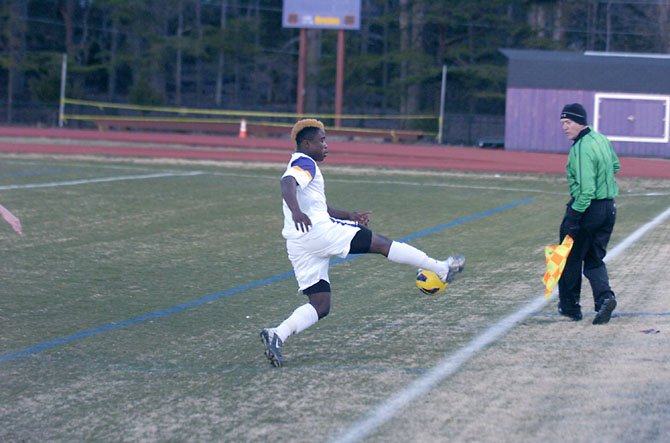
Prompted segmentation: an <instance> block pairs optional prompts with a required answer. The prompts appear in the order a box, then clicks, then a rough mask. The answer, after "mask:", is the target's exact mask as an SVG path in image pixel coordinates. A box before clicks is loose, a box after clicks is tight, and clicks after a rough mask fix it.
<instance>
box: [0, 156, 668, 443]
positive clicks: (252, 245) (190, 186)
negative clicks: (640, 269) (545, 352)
mask: <svg viewBox="0 0 670 443" xmlns="http://www.w3.org/2000/svg"><path fill="white" fill-rule="evenodd" d="M282 170H283V166H281V165H279V166H277V167H275V168H272V167H254V166H253V165H242V164H238V165H225V164H211V163H209V164H207V163H201V164H198V163H174V162H172V163H160V162H151V161H144V162H142V161H135V162H130V161H119V160H117V161H112V160H104V161H103V160H92V159H80V160H73V159H67V158H64V157H61V158H58V157H55V158H39V157H21V156H18V157H17V156H6V157H2V158H0V203H2V204H3V205H4V206H6V207H7V208H8V209H10V210H12V211H13V212H14V213H15V214H16V215H17V216H19V217H20V218H21V221H22V223H23V226H24V236H23V237H18V236H16V235H15V234H14V233H13V232H12V231H11V229H10V228H9V226H7V225H6V224H5V225H2V226H0V242H2V249H3V253H2V261H1V264H0V285H1V292H2V294H1V295H2V297H0V320H1V325H2V326H1V331H2V333H1V335H0V441H230V442H240V441H295V442H298V441H304V442H312V441H326V440H329V439H335V440H337V436H338V435H340V433H342V432H344V431H346V430H347V429H348V428H349V427H350V426H351V425H352V424H353V423H356V422H357V421H358V420H359V419H361V417H363V416H365V414H368V413H369V412H370V411H371V410H373V409H374V408H375V407H377V406H378V405H379V404H383V403H384V401H385V400H386V399H387V398H389V397H390V396H392V395H393V394H394V393H396V392H398V391H399V390H401V389H403V388H404V387H405V386H407V385H408V384H410V383H411V382H412V381H414V380H417V379H420V378H421V377H422V376H424V375H425V374H427V373H428V371H429V370H430V369H431V368H433V367H434V366H435V365H436V364H438V362H440V361H441V360H442V359H443V358H444V357H445V355H450V354H452V353H455V352H458V351H459V350H460V349H463V348H464V347H465V346H467V345H468V343H470V342H471V341H472V340H473V339H474V338H476V337H477V336H478V335H479V334H481V333H482V332H483V331H485V330H486V329H487V328H489V327H490V326H491V325H494V324H496V322H498V321H499V320H500V319H501V318H504V317H505V316H506V315H508V314H509V313H510V312H513V311H515V310H517V309H518V308H519V307H520V306H522V305H524V304H526V303H528V301H530V300H533V299H535V298H537V297H538V296H539V295H541V294H542V292H543V287H542V283H541V277H542V275H543V273H544V256H543V249H544V246H545V245H546V244H548V243H554V242H556V240H557V230H558V224H559V222H560V218H561V216H562V212H563V210H564V204H565V202H566V201H567V194H566V188H567V185H566V184H565V179H564V177H560V176H541V175H509V176H506V175H485V174H475V173H472V174H467V173H460V174H456V173H429V172H422V173H419V172H411V171H410V172H408V171H405V172H399V171H385V170H374V169H366V170H363V169H343V168H333V167H329V166H328V165H324V166H323V171H324V174H325V176H326V185H327V192H328V198H329V204H330V205H331V206H333V207H337V208H342V209H351V210H371V211H373V214H372V222H371V228H372V229H374V230H376V231H378V232H380V233H383V234H385V235H387V236H389V237H392V238H395V239H401V240H403V241H408V242H409V243H411V244H413V245H415V246H417V247H420V248H422V249H424V250H425V251H426V252H427V253H429V254H430V255H433V256H435V257H446V256H447V255H450V254H452V253H462V254H465V255H466V256H467V258H468V265H467V268H466V272H465V273H464V274H463V276H462V278H460V279H459V280H457V281H456V282H454V283H453V284H452V285H450V286H449V288H448V289H447V293H446V294H445V295H442V296H438V297H431V296H426V295H422V294H420V293H419V292H418V291H417V290H416V288H415V287H414V284H413V275H414V271H415V270H414V269H410V268H407V267H405V266H402V265H397V264H394V263H391V262H388V261H387V260H385V259H384V258H383V257H381V256H361V257H357V258H353V259H349V260H344V261H337V262H334V263H333V265H332V267H331V283H332V286H333V307H332V310H331V315H330V316H329V317H327V318H326V319H325V320H324V321H322V322H319V323H318V324H317V325H315V326H314V327H312V328H311V329H309V330H307V331H305V332H304V333H302V334H300V335H297V336H294V337H291V338H290V339H289V340H288V341H287V343H286V344H285V348H284V353H285V367H284V368H281V369H275V368H271V367H270V366H269V365H268V363H267V361H266V359H265V358H264V356H263V349H262V345H261V343H260V340H259V338H258V332H259V330H260V329H261V328H262V327H265V326H274V325H276V324H277V323H278V322H280V321H281V320H283V319H284V318H285V317H286V316H287V315H288V314H290V312H291V311H292V310H293V309H294V308H295V307H297V306H298V305H299V304H301V303H303V302H304V301H305V300H304V299H303V298H302V297H300V296H298V295H296V283H295V280H294V278H293V276H292V274H291V272H290V271H291V268H290V263H289V261H288V259H287V257H286V252H285V248H284V241H283V239H282V238H281V235H280V229H281V225H282V215H281V200H280V194H279V187H278V183H279V176H280V175H281V172H282ZM619 184H620V188H621V194H622V195H621V197H620V198H619V199H618V202H617V203H618V208H619V209H618V210H619V213H618V214H619V219H618V222H617V226H616V231H615V234H614V236H613V238H612V245H615V244H617V243H619V242H620V241H622V239H624V238H626V237H627V236H628V235H630V233H631V232H633V231H634V230H636V229H637V228H639V227H640V226H641V225H643V224H645V223H646V222H648V221H649V220H651V219H653V218H654V217H656V216H657V215H658V214H659V213H661V212H663V211H664V210H666V209H667V208H668V207H670V182H668V181H662V180H648V179H625V180H620V181H619ZM667 225H668V222H667V221H665V222H664V223H663V225H662V226H663V227H664V229H665V230H667ZM664 232H665V231H664ZM659 238H660V240H659ZM667 239H668V237H667V236H661V237H654V236H653V235H649V236H644V237H642V238H641V239H640V240H638V241H637V242H636V244H635V247H636V248H638V249H636V251H656V253H659V251H660V253H663V254H666V255H668V247H669V245H668V244H667ZM637 253H638V254H640V253H641V252H637ZM650 253H653V252H650ZM655 258H656V259H657V260H662V258H661V257H655V256H651V257H645V258H644V259H645V260H654V259H655ZM628 269H629V262H628V261H627V260H626V255H625V253H624V254H623V256H622V257H621V258H620V259H619V260H616V261H615V262H614V263H612V264H611V265H610V274H611V275H612V277H613V285H615V290H617V287H616V283H617V282H621V281H622V280H621V278H622V277H621V275H622V274H626V273H627V272H628V271H627V270H628ZM659 269H664V268H662V267H659ZM659 272H661V271H659ZM626 275H628V276H629V277H630V275H629V274H626ZM658 278H665V279H666V280H667V277H664V276H658ZM665 288H666V289H665V290H663V289H658V287H657V286H654V287H651V289H650V290H651V291H658V294H653V292H652V293H651V294H648V293H646V294H645V295H646V296H651V297H652V298H653V297H655V298H656V299H661V300H664V301H663V302H661V303H660V304H657V305H654V306H655V307H654V309H653V310H652V311H649V312H646V311H645V312H644V313H642V314H639V315H637V317H640V316H642V315H643V314H644V315H648V316H650V317H653V316H657V317H658V318H667V317H664V316H666V315H668V312H669V311H670V306H668V305H667V301H668V294H667V292H668V291H667V287H665ZM626 296H627V295H626V294H619V297H620V300H621V308H620V309H619V310H618V311H617V313H618V314H619V316H617V317H615V318H614V319H613V320H612V322H610V324H608V325H607V326H604V327H601V328H600V329H598V328H597V327H592V326H591V325H590V318H589V317H588V315H587V317H586V318H585V321H584V322H581V323H582V324H583V325H580V326H579V328H580V329H579V331H587V332H584V333H583V334H582V335H584V334H587V333H588V331H591V330H592V329H593V328H595V329H598V331H606V330H607V328H610V330H612V329H613V328H616V324H617V322H626V321H633V320H632V319H634V318H636V314H635V313H634V312H633V311H635V312H638V311H637V310H626V306H627V305H626ZM583 306H584V310H585V312H586V313H588V312H589V310H590V309H592V306H591V303H590V290H589V289H588V286H586V287H585V288H584V294H583ZM629 306H631V307H633V306H635V305H633V304H630V305H629ZM626 313H628V314H630V316H627V315H624V314H626ZM533 315H534V316H535V318H537V321H536V322H535V324H538V323H539V324H540V325H546V324H549V325H554V324H557V325H563V326H562V327H566V328H567V327H571V326H573V325H574V324H573V323H571V322H567V321H565V320H564V319H563V318H559V317H558V316H556V315H555V306H554V303H553V302H551V303H550V304H549V305H547V306H545V307H543V308H542V309H541V310H540V311H539V312H537V313H535V314H533ZM628 319H631V320H628ZM664 321H665V322H666V324H667V320H664ZM587 324H588V327H587ZM545 329H547V330H548V331H552V332H556V331H554V330H552V329H551V326H549V327H548V328H545ZM559 333H560V331H558V332H556V334H559ZM598 334H600V335H602V334H603V332H598ZM662 334H665V337H664V338H665V348H663V347H661V348H660V349H661V350H663V349H665V351H668V350H669V349H670V348H669V347H668V345H667V330H661V334H659V335H661V336H662ZM581 338H584V337H583V336H582V337H580V336H578V337H576V338H575V339H581ZM587 338H588V337H587ZM535 345H536V344H535ZM499 346H501V345H496V344H494V345H492V346H491V347H490V348H487V349H485V350H484V352H486V353H495V352H499V351H500V350H501V348H500V347H499ZM527 346H531V347H532V346H534V344H532V343H528V344H527ZM661 346H663V345H661ZM668 354H670V353H667V352H666V354H665V355H666V356H667V355H668ZM507 359H509V362H508V361H507ZM511 360H513V358H511V357H510V356H509V355H507V356H505V355H504V353H503V355H502V356H501V357H500V360H499V362H498V364H499V365H501V367H504V366H505V365H506V364H508V363H509V364H511ZM659 364H660V365H661V366H660V367H661V368H666V369H670V366H669V364H668V357H665V358H664V359H663V360H662V361H661V362H660V363H659ZM668 373H670V372H665V374H662V373H659V374H657V375H656V376H657V377H660V380H659V383H660V385H661V386H662V387H664V388H665V389H666V391H665V393H664V394H662V398H661V399H660V400H659V401H665V402H666V404H667V403H668V402H669V401H670V378H669V376H668V375H667V374H668ZM487 374H488V373H487V372H486V371H485V370H484V369H482V367H481V366H478V365H476V364H473V365H468V363H467V362H466V363H465V364H464V366H463V367H461V368H460V369H459V371H458V375H459V377H460V378H461V379H462V381H460V382H458V383H461V385H459V386H460V387H461V390H462V391H461V392H462V393H461V395H462V396H466V397H467V395H468V392H470V393H471V395H472V396H474V397H477V396H478V395H479V394H478V392H479V391H478V389H477V386H475V385H473V384H472V383H474V382H473V381H472V380H478V381H479V382H488V383H493V381H492V380H489V379H488V378H487V377H488V375H487ZM454 383H455V382H454ZM463 383H465V384H463ZM501 385H504V383H493V386H497V388H498V389H501V390H503V391H504V387H503V386H501ZM453 388H454V385H453V384H452V381H451V380H450V379H447V380H445V381H442V382H441V383H439V384H438V385H437V387H436V388H435V389H433V390H432V392H431V395H432V397H431V399H432V400H431V399H419V400H417V401H416V402H414V403H412V404H411V405H410V404H408V405H407V408H406V411H404V412H403V416H402V417H403V420H402V421H400V422H395V421H392V422H390V423H385V424H383V425H382V426H381V427H380V429H379V431H377V430H375V431H374V432H373V435H372V436H371V437H369V438H370V439H371V441H373V440H374V441H394V440H395V441H411V440H413V439H414V438H418V437H417V436H418V435H422V441H427V440H435V441H439V440H442V439H441V438H439V436H436V434H435V433H430V429H431V428H430V427H431V426H433V425H434V426H436V427H437V428H439V429H440V432H441V433H440V434H439V435H440V436H443V437H444V440H443V441H446V440H449V438H448V436H449V435H450V434H451V432H455V431H456V430H457V429H460V428H461V424H462V423H461V422H459V421H458V420H456V419H454V420H452V421H450V422H446V423H445V422H439V418H434V421H433V422H432V424H431V422H428V423H423V422H421V423H422V427H421V429H417V428H416V426H411V424H412V423H414V424H416V423H418V422H419V420H421V417H422V416H423V417H424V418H425V415H424V414H422V407H424V405H429V406H430V416H432V417H439V416H440V415H443V416H450V414H453V413H454V410H453V409H452V408H453V407H455V405H457V404H458V403H457V402H456V401H455V400H454V402H453V403H452V402H451V401H450V398H448V396H447V398H446V399H445V400H444V401H441V402H435V401H434V400H435V399H437V398H440V397H441V396H442V397H445V396H446V394H445V392H446V390H448V389H453ZM475 400H476V398H475ZM461 401H464V400H461ZM482 401H485V400H484V397H482ZM510 407H514V405H510ZM566 407H569V404H567V405H566ZM503 409H504V408H503ZM667 412H668V411H667V408H666V409H663V410H661V412H659V413H658V414H661V416H660V417H657V418H658V419H659V420H658V422H654V423H656V425H654V424H651V425H650V426H651V427H653V426H657V427H658V428H657V429H656V431H658V430H659V429H660V430H663V429H667V426H668V425H667V424H663V423H668V422H669V421H670V420H669V419H670V416H669V415H665V416H663V414H666V413H667ZM472 413H473V414H476V413H477V412H476V411H474V410H473V412H472ZM499 419H500V417H496V416H495V415H492V414H490V411H489V413H488V414H486V415H483V416H481V417H477V416H471V417H469V419H468V420H469V423H480V426H481V428H480V429H479V430H478V429H474V430H473V433H474V434H473V435H475V436H479V437H480V438H475V437H469V435H470V434H467V435H460V437H457V438H456V440H453V439H452V440H453V441H477V440H479V441H495V435H496V434H495V433H493V434H487V433H485V432H484V430H485V429H489V428H490V427H491V426H494V424H495V423H496V421H497V420H499ZM525 419H529V418H528V417H525ZM530 419H531V420H533V422H534V423H539V424H537V425H536V426H538V427H541V424H542V421H543V420H546V419H547V418H546V417H545V415H543V414H538V416H537V417H532V418H530ZM407 422H409V423H410V425H408V424H407ZM473 426H474V425H473ZM411 429H415V431H414V432H413V433H411V434H408V432H410V431H409V430H411ZM533 429H534V428H532V426H531V427H530V428H529V430H528V431H527V432H526V434H524V433H523V432H524V431H520V432H521V434H520V435H521V436H522V437H524V438H521V439H518V438H517V439H515V440H516V441H523V440H526V441H533V440H534V436H537V435H542V434H538V433H537V430H533ZM477 431H480V432H479V433H478V432H477ZM652 431H654V430H653V429H652ZM376 432H379V434H375V433H376ZM421 432H423V434H421ZM375 435H377V436H376V437H375ZM454 435H457V434H454ZM487 435H492V436H493V437H490V438H492V439H491V440H489V439H488V437H487ZM650 435H653V433H652V434H650ZM499 437H500V436H499ZM581 437H583V438H584V439H583V440H582V441H613V440H611V439H608V438H605V439H604V440H603V439H601V438H599V437H601V436H598V435H596V436H594V435H586V436H584V435H582V436H581ZM662 437H663V434H662V433H661V435H660V436H659V439H658V440H657V441H662ZM665 437H667V435H665ZM505 440H507V439H506V438H505V437H501V438H500V440H498V441H505ZM547 440H552V439H551V437H550V436H549V437H547V436H546V435H545V436H544V437H543V441H547ZM574 440H575V441H577V440H579V439H574ZM652 440H654V439H653V438H651V439H650V440H648V441H652ZM417 441H418V440H417ZM508 441H514V440H513V439H510V440H508ZM554 441H560V440H554ZM631 441H633V440H631Z"/></svg>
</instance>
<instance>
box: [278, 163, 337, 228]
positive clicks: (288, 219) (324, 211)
mask: <svg viewBox="0 0 670 443" xmlns="http://www.w3.org/2000/svg"><path fill="white" fill-rule="evenodd" d="M289 176H290V177H293V178H295V180H296V181H297V182H298V189H297V192H296V196H297V198H298V204H299V205H300V209H302V212H304V213H305V214H307V216H308V217H309V219H310V220H311V221H312V226H314V225H316V224H317V223H321V222H324V221H328V222H329V221H330V215H329V214H328V205H327V204H326V192H325V182H324V180H323V175H322V174H321V170H320V169H319V166H318V165H317V164H316V162H315V161H314V160H313V159H312V158H311V157H310V156H308V155H306V154H303V153H302V152H295V153H293V155H292V156H291V161H289V163H288V166H287V167H286V172H284V175H282V178H284V177H289ZM282 206H283V210H284V228H283V229H282V235H283V236H284V238H285V239H293V238H299V237H301V236H303V235H305V234H306V232H302V231H300V230H299V229H296V228H295V223H294V222H293V217H292V215H291V210H290V209H289V208H288V205H287V204H286V202H285V201H284V200H283V199H282Z"/></svg>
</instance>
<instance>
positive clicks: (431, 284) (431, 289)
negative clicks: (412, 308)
mask: <svg viewBox="0 0 670 443" xmlns="http://www.w3.org/2000/svg"><path fill="white" fill-rule="evenodd" d="M414 282H415V283H416V287H417V288H419V291H421V292H423V293H424V294H428V295H439V294H441V293H443V292H444V291H445V290H446V289H447V284H446V283H445V282H443V281H442V280H440V277H438V276H437V274H436V273H434V272H433V271H429V270H427V269H419V270H418V271H416V279H415V280H414Z"/></svg>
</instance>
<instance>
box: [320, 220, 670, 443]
mask: <svg viewBox="0 0 670 443" xmlns="http://www.w3.org/2000/svg"><path fill="white" fill-rule="evenodd" d="M668 217H670V207H669V208H667V209H666V210H665V211H663V212H662V213H661V214H659V215H658V216H656V217H655V218H654V219H653V220H651V221H650V222H648V223H646V224H644V225H643V226H641V227H639V228H638V229H637V230H635V231H634V232H633V233H632V234H630V235H629V236H628V237H626V238H625V239H624V240H623V241H622V242H621V243H619V244H618V245H616V246H615V247H614V248H612V249H611V250H610V251H609V252H608V254H607V256H606V257H605V261H606V262H608V261H610V260H612V259H614V258H616V257H617V256H618V255H620V254H621V253H623V252H624V251H625V250H626V249H628V247H630V246H631V245H633V244H634V243H635V242H637V241H638V240H639V239H640V238H641V237H642V236H644V235H645V234H646V233H647V232H649V231H651V230H652V229H654V228H655V227H656V226H658V225H659V224H661V223H662V222H663V221H665V220H666V219H667V218H668ZM557 292H558V289H554V292H553V293H552V298H553V297H554V296H555V295H556V293H557ZM548 302H549V300H546V299H545V298H544V295H542V296H540V297H537V298H536V299H535V300H533V301H531V302H530V303H528V304H527V305H525V306H523V307H521V309H519V310H518V311H516V312H514V313H512V314H511V315H509V316H507V317H505V318H503V319H502V320H500V321H499V322H498V323H496V324H494V325H493V326H491V327H490V328H488V329H487V330H485V331H484V332H482V333H481V334H480V335H478V336H477V337H475V338H474V339H473V340H472V341H471V342H470V343H468V344H467V345H466V346H465V347H464V348H461V349H460V350H459V351H457V352H455V353H452V354H448V355H446V356H445V357H444V358H443V359H442V360H441V361H440V362H439V363H438V364H437V365H436V366H434V367H433V368H431V369H430V370H429V371H428V372H427V373H426V374H425V375H423V376H421V377H419V378H417V379H416V380H414V381H413V382H412V383H410V384H409V385H408V386H407V387H406V388H405V389H403V390H401V391H398V392H396V393H395V394H393V395H391V397H389V398H388V399H386V400H385V401H383V402H381V403H380V404H378V405H377V406H376V407H375V408H374V409H373V410H371V411H370V412H368V414H366V415H365V417H363V418H362V419H361V420H359V421H357V422H355V423H353V424H352V425H351V426H349V428H347V429H344V430H342V432H341V433H340V434H338V435H336V436H334V437H332V438H330V439H329V440H328V441H329V442H332V443H345V442H346V443H348V442H357V441H360V440H362V439H363V438H365V437H367V436H369V435H370V434H372V433H373V432H374V431H375V430H376V429H377V428H379V427H380V426H382V425H383V424H384V423H386V422H387V421H388V420H390V419H391V418H393V416H395V415H396V414H398V413H399V412H400V411H401V410H402V409H403V408H405V407H407V406H408V405H409V404H410V403H411V402H413V401H415V400H417V399H418V398H420V397H422V396H424V395H425V394H427V393H428V392H430V390H431V389H432V388H434V387H435V386H436V385H437V384H439V383H441V382H443V381H444V380H445V379H447V378H448V377H449V376H451V375H453V374H454V373H455V372H456V371H457V370H458V369H459V368H460V367H461V366H462V365H463V364H465V363H467V362H468V361H469V360H470V359H471V358H472V357H474V356H475V355H476V354H478V353H479V352H480V351H481V350H482V349H484V348H485V347H486V346H489V345H490V344H492V343H494V342H495V341H497V340H498V339H500V338H501V337H502V336H504V335H505V334H506V333H507V332H509V331H510V329H512V328H513V327H514V326H515V325H516V324H517V323H519V322H521V321H523V320H524V319H525V318H526V317H528V316H530V315H531V314H533V313H534V312H535V311H537V310H539V309H541V308H542V307H544V305H546V304H547V303H548Z"/></svg>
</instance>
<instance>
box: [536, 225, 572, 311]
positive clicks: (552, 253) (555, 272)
mask: <svg viewBox="0 0 670 443" xmlns="http://www.w3.org/2000/svg"><path fill="white" fill-rule="evenodd" d="M574 242H575V241H574V240H573V239H572V237H570V236H569V235H566V236H565V238H564V239H563V243H561V244H560V245H549V246H545V247H544V258H545V259H546V261H547V272H545V274H544V278H543V279H542V282H544V287H545V289H544V298H549V297H550V296H551V293H552V292H553V290H554V288H555V287H556V284H557V283H558V280H559V279H560V278H561V274H563V269H564V268H565V262H566V261H567V260H568V255H570V251H571V250H572V244H573V243H574Z"/></svg>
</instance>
